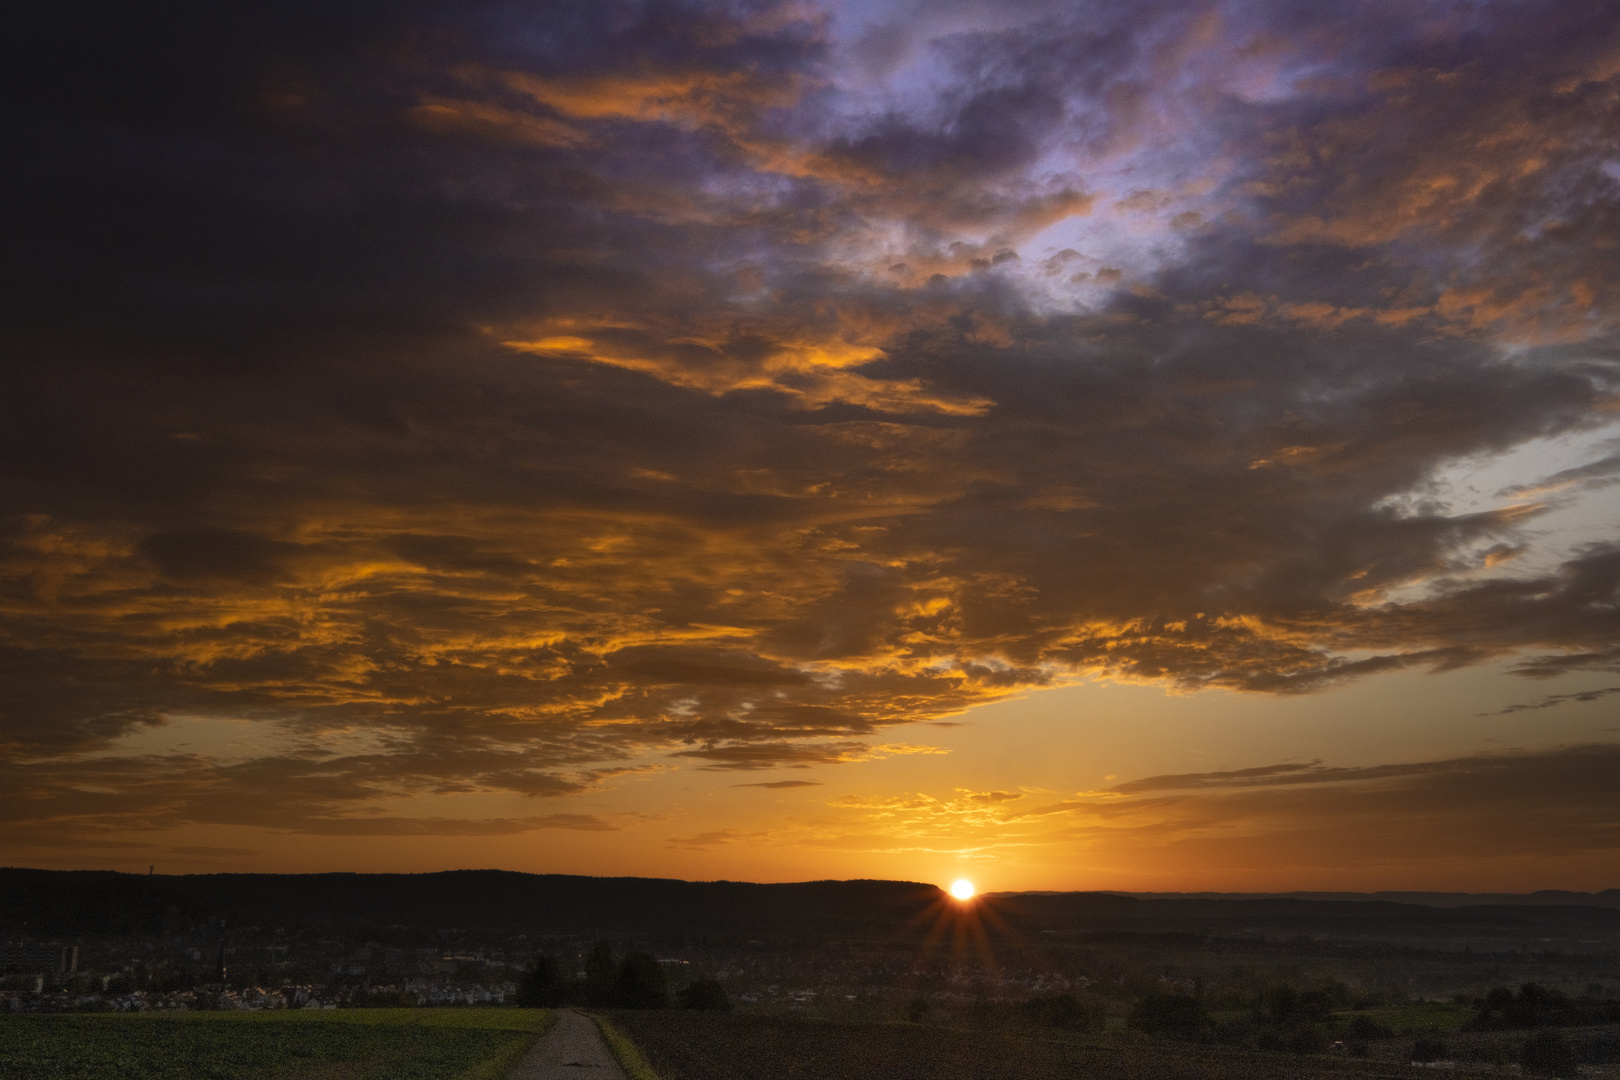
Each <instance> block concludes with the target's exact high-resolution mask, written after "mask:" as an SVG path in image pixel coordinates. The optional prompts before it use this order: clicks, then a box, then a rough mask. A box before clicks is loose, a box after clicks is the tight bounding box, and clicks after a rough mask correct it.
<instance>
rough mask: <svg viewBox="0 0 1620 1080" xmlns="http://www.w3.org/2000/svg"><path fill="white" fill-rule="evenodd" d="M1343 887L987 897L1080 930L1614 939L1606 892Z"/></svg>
mask: <svg viewBox="0 0 1620 1080" xmlns="http://www.w3.org/2000/svg"><path fill="white" fill-rule="evenodd" d="M1342 895H1343V894H1329V895H1326V896H1324V895H1322V894H1294V895H1292V896H1244V895H1230V894H1228V895H1222V894H1219V893H1216V894H1203V895H1176V894H1170V895H1164V894H1158V895H1152V894H1149V895H1143V896H1132V895H1125V894H1121V893H997V894H992V895H991V896H989V897H988V898H987V899H989V901H990V902H991V903H992V904H993V905H994V907H995V910H996V911H997V912H998V913H999V914H1000V915H1001V916H1002V917H1003V918H1004V919H1006V920H1007V921H1008V922H1010V923H1013V924H1015V925H1018V926H1021V927H1024V928H1029V929H1034V928H1040V929H1042V930H1046V931H1056V932H1068V933H1079V934H1098V933H1104V934H1106V933H1135V934H1165V933H1178V934H1197V935H1222V936H1231V935H1237V936H1256V935H1259V936H1265V937H1272V938H1275V937H1283V936H1290V935H1299V936H1309V937H1321V938H1329V939H1337V940H1347V939H1355V938H1380V939H1385V940H1397V939H1415V940H1439V939H1445V938H1451V939H1463V938H1475V939H1504V938H1511V939H1516V940H1520V941H1531V940H1538V939H1540V938H1541V936H1542V935H1548V936H1549V940H1551V939H1557V938H1569V937H1574V938H1576V939H1578V940H1579V941H1580V942H1582V943H1585V944H1597V943H1600V942H1611V941H1620V904H1613V902H1612V900H1609V895H1610V894H1607V893H1605V894H1599V895H1598V897H1590V898H1588V902H1586V903H1584V904H1583V903H1580V902H1579V901H1571V900H1569V899H1567V897H1569V896H1571V895H1572V894H1569V893H1563V894H1557V895H1558V896H1559V897H1560V898H1559V899H1557V900H1553V901H1543V900H1542V899H1541V895H1542V894H1532V895H1530V896H1525V897H1513V898H1506V899H1502V900H1495V901H1493V902H1488V903H1469V902H1467V901H1466V900H1463V901H1462V902H1459V903H1456V904H1438V903H1432V902H1431V903H1401V902H1397V901H1394V900H1389V899H1382V898H1377V897H1375V896H1368V895H1357V894H1350V897H1351V898H1347V899H1341V898H1339V896H1342ZM1420 895H1426V896H1431V897H1432V896H1436V895H1445V894H1433V893H1430V894H1420ZM1573 895H1579V894H1573ZM1606 901H1607V902H1606ZM1545 947H1547V946H1546V945H1543V948H1545Z"/></svg>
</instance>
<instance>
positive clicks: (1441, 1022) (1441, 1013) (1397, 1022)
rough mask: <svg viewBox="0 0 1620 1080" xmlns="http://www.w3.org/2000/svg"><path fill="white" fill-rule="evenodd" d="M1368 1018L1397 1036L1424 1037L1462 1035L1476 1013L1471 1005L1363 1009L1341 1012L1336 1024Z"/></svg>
mask: <svg viewBox="0 0 1620 1080" xmlns="http://www.w3.org/2000/svg"><path fill="white" fill-rule="evenodd" d="M1357 1016H1365V1017H1368V1018H1369V1019H1372V1020H1376V1021H1377V1022H1378V1023H1380V1024H1385V1025H1387V1026H1388V1027H1389V1028H1390V1029H1391V1030H1392V1031H1394V1032H1395V1033H1396V1034H1397V1035H1410V1034H1421V1033H1427V1032H1435V1031H1440V1032H1444V1031H1459V1030H1461V1029H1462V1027H1463V1025H1464V1024H1467V1023H1468V1021H1470V1020H1472V1019H1473V1018H1474V1009H1473V1008H1472V1007H1471V1006H1468V1005H1452V1004H1448V1003H1445V1002H1439V1001H1422V1002H1412V1003H1411V1004H1407V1005H1394V1006H1390V1007H1388V1008H1374V1009H1364V1010H1362V1011H1361V1012H1340V1013H1335V1014H1334V1019H1335V1020H1343V1021H1351V1020H1354V1019H1355V1018H1356V1017H1357Z"/></svg>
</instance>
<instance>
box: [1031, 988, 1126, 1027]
mask: <svg viewBox="0 0 1620 1080" xmlns="http://www.w3.org/2000/svg"><path fill="white" fill-rule="evenodd" d="M1024 1017H1025V1019H1027V1020H1028V1021H1029V1022H1030V1023H1032V1024H1036V1025H1039V1026H1041V1027H1052V1028H1058V1029H1059V1030H1061V1031H1093V1032H1095V1031H1101V1030H1102V1029H1103V1025H1104V1024H1105V1023H1106V1022H1107V1019H1108V1016H1107V1013H1106V1012H1105V1011H1104V1010H1103V1008H1102V1007H1101V1006H1100V1005H1098V1004H1095V1003H1093V1002H1088V1001H1081V1000H1080V999H1078V998H1076V997H1075V996H1074V995H1073V994H1054V995H1053V996H1051V997H1038V998H1030V999H1029V1000H1028V1001H1026V1002H1024Z"/></svg>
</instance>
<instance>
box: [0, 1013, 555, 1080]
mask: <svg viewBox="0 0 1620 1080" xmlns="http://www.w3.org/2000/svg"><path fill="white" fill-rule="evenodd" d="M555 1019H556V1018H555V1016H554V1015H553V1014H552V1013H550V1012H548V1011H546V1010H540V1009H353V1010H339V1011H332V1012H326V1011H322V1012H305V1011H284V1012H248V1013H242V1012H236V1013H207V1012H204V1013H179V1014H170V1015H162V1014H154V1013H135V1014H124V1015H118V1014H112V1015H109V1014H92V1015H58V1016H36V1015H24V1016H0V1077H4V1078H5V1080H339V1078H341V1080H385V1078H386V1080H500V1078H501V1077H504V1076H505V1075H506V1073H507V1072H509V1071H510V1070H511V1068H512V1066H513V1065H515V1064H516V1062H517V1060H518V1059H519V1058H520V1057H522V1056H523V1053H524V1051H525V1050H527V1049H528V1048H529V1047H530V1046H531V1045H533V1043H534V1042H535V1040H536V1039H538V1038H539V1037H540V1036H541V1035H542V1034H544V1033H545V1032H546V1031H547V1030H549V1029H550V1027H551V1025H552V1024H553V1023H554V1022H555Z"/></svg>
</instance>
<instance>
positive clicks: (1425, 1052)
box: [1412, 1039, 1448, 1063]
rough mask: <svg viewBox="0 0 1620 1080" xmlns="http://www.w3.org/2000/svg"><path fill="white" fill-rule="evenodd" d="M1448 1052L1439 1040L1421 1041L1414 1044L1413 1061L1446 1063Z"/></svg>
mask: <svg viewBox="0 0 1620 1080" xmlns="http://www.w3.org/2000/svg"><path fill="white" fill-rule="evenodd" d="M1447 1053H1448V1051H1447V1050H1446V1044H1445V1043H1443V1042H1441V1041H1440V1040H1439V1039H1419V1040H1417V1041H1416V1042H1414V1043H1413V1044H1412V1060H1413V1061H1416V1062H1419V1063H1426V1062H1430V1061H1444V1060H1445V1059H1446V1055H1447Z"/></svg>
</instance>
